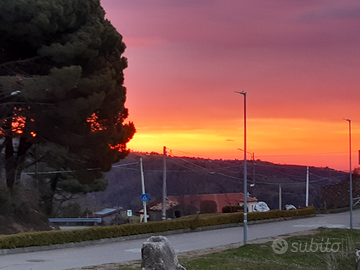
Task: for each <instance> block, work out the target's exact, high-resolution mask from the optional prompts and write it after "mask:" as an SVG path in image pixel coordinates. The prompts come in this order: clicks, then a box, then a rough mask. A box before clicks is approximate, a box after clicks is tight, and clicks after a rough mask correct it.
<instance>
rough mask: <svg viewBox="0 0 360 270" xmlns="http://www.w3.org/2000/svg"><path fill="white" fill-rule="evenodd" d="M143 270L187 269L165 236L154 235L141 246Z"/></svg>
mask: <svg viewBox="0 0 360 270" xmlns="http://www.w3.org/2000/svg"><path fill="white" fill-rule="evenodd" d="M141 257H142V263H141V270H186V269H185V268H184V267H183V266H181V264H179V261H178V259H177V256H176V254H175V251H174V248H173V247H172V246H171V245H170V243H169V240H168V239H167V238H166V237H164V236H152V237H150V238H149V239H148V240H147V241H146V242H144V244H143V246H142V248H141Z"/></svg>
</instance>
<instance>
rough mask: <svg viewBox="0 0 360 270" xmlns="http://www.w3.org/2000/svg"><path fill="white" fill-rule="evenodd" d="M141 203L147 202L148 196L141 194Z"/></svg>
mask: <svg viewBox="0 0 360 270" xmlns="http://www.w3.org/2000/svg"><path fill="white" fill-rule="evenodd" d="M141 201H142V202H148V201H149V194H141Z"/></svg>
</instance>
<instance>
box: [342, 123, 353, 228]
mask: <svg viewBox="0 0 360 270" xmlns="http://www.w3.org/2000/svg"><path fill="white" fill-rule="evenodd" d="M344 120H345V121H348V122H349V166H350V180H349V181H350V229H352V228H353V217H352V216H353V213H352V212H353V187H352V168H351V119H344Z"/></svg>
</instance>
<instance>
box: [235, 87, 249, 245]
mask: <svg viewBox="0 0 360 270" xmlns="http://www.w3.org/2000/svg"><path fill="white" fill-rule="evenodd" d="M235 93H239V94H242V95H243V96H244V245H246V243H247V168H246V165H247V164H246V92H244V91H240V92H238V91H235Z"/></svg>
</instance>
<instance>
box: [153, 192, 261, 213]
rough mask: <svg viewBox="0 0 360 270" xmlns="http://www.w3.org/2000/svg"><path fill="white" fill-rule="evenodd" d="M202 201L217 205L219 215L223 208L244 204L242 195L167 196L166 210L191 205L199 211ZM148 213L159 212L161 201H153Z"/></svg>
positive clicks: (254, 200) (251, 200)
mask: <svg viewBox="0 0 360 270" xmlns="http://www.w3.org/2000/svg"><path fill="white" fill-rule="evenodd" d="M202 201H214V202H216V205H217V212H218V213H221V212H222V209H223V207H224V206H228V205H240V204H243V203H244V194H243V193H219V194H198V195H184V196H167V197H166V209H167V210H168V209H170V208H172V207H174V206H176V205H179V204H186V205H193V206H195V207H196V208H198V209H200V203H201V202H202ZM247 202H248V203H252V202H257V199H256V198H253V197H247ZM149 210H150V211H161V210H162V201H160V200H159V201H155V202H153V203H152V204H151V205H150V206H149Z"/></svg>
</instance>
